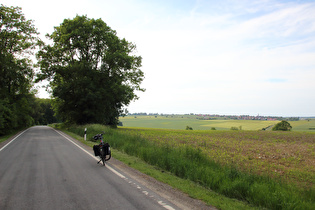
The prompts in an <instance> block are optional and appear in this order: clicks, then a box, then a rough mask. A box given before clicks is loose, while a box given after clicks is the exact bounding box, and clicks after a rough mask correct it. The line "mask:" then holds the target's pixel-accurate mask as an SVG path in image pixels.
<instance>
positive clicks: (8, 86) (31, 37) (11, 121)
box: [0, 5, 40, 135]
mask: <svg viewBox="0 0 315 210" xmlns="http://www.w3.org/2000/svg"><path fill="white" fill-rule="evenodd" d="M37 35H38V32H37V30H36V29H35V27H34V25H33V23H32V21H31V20H26V18H25V17H24V15H23V14H22V11H21V8H19V7H6V6H4V5H1V6H0V90H1V91H0V135H1V134H5V133H7V132H9V131H10V130H14V129H18V128H23V127H27V126H30V125H32V124H33V123H34V119H33V118H32V117H31V115H30V113H31V112H32V108H31V104H32V103H33V101H34V100H35V97H34V93H33V92H32V86H33V78H34V69H33V64H32V61H31V59H30V58H29V56H30V55H31V54H32V51H33V49H34V48H35V47H36V46H37V45H38V44H39V43H40V39H39V38H38V36H37Z"/></svg>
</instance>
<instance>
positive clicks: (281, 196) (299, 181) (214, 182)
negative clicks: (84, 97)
mask: <svg viewBox="0 0 315 210" xmlns="http://www.w3.org/2000/svg"><path fill="white" fill-rule="evenodd" d="M300 126H303V125H300ZM95 128H97V127H96V126H95V125H91V126H89V127H88V131H89V132H88V133H92V134H95V133H99V132H100V131H101V130H102V129H105V128H104V127H103V128H102V127H99V128H97V129H95ZM70 130H71V131H72V132H75V133H78V134H80V135H83V130H84V129H83V127H79V128H78V127H75V128H72V129H70ZM80 132H81V133H80ZM89 135H91V134H89ZM91 137H92V136H90V137H88V138H91ZM105 140H106V141H108V142H109V143H110V144H111V145H112V147H113V148H116V149H118V150H120V151H122V152H123V153H126V154H129V155H132V156H136V157H139V158H141V159H142V160H144V161H145V162H147V163H149V164H151V165H155V166H157V167H158V168H160V169H161V170H166V171H169V172H171V173H173V174H175V175H176V176H178V177H181V178H184V179H189V180H191V181H193V182H195V183H197V184H200V185H201V186H203V187H205V188H206V189H211V190H214V191H216V192H218V193H219V194H222V195H225V196H228V197H231V198H237V199H239V200H242V201H246V202H248V203H250V204H252V205H255V206H260V207H266V208H269V209H314V207H315V204H314V198H315V190H314V183H315V161H314V160H315V133H314V132H275V131H257V130H256V131H248V130H242V131H220V130H216V131H209V130H207V131H206V130H198V131H197V130H193V131H191V130H172V129H152V128H126V127H122V128H119V129H114V130H111V129H109V130H107V135H106V136H105Z"/></svg>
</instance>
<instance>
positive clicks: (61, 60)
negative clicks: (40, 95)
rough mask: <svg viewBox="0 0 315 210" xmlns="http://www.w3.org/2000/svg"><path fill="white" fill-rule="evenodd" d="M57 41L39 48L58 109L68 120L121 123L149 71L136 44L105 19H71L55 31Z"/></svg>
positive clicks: (40, 76) (41, 76)
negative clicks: (121, 35)
mask: <svg viewBox="0 0 315 210" xmlns="http://www.w3.org/2000/svg"><path fill="white" fill-rule="evenodd" d="M47 37H48V38H50V39H51V40H52V41H53V44H47V45H44V46H43V47H42V48H41V50H40V51H39V52H38V53H37V59H38V63H39V66H40V69H41V73H40V74H38V79H37V80H38V81H40V80H44V79H47V80H48V81H50V83H49V86H50V87H51V89H52V95H53V97H54V98H55V104H54V106H55V110H56V111H57V113H58V114H59V116H60V117H61V118H62V119H63V120H64V121H67V122H71V123H78V124H86V123H102V124H107V125H117V123H118V117H119V115H121V114H124V113H125V112H127V111H126V109H125V106H127V105H128V104H129V103H130V102H131V101H132V100H136V99H138V96H137V95H136V91H144V89H142V88H141V87H140V84H141V82H142V81H143V79H144V74H143V72H142V71H141V70H140V67H141V61H142V58H141V57H140V56H136V55H135V54H134V52H135V49H136V46H135V45H134V44H132V43H130V42H128V41H126V40H125V39H120V38H119V37H118V36H117V35H116V31H114V30H112V29H111V28H110V27H109V26H108V25H107V24H106V23H105V22H104V21H102V20H101V19H97V20H95V19H89V18H87V17H86V16H76V17H75V18H74V19H65V20H64V21H63V23H61V24H60V26H57V27H55V28H54V31H53V33H51V34H47Z"/></svg>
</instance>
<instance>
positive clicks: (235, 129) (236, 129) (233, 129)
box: [230, 126, 238, 131]
mask: <svg viewBox="0 0 315 210" xmlns="http://www.w3.org/2000/svg"><path fill="white" fill-rule="evenodd" d="M230 130H232V131H238V127H234V126H233V127H231V129H230Z"/></svg>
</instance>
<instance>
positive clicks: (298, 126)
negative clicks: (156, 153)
mask: <svg viewBox="0 0 315 210" xmlns="http://www.w3.org/2000/svg"><path fill="white" fill-rule="evenodd" d="M119 120H120V121H121V122H122V123H123V126H124V127H140V128H163V129H180V130H184V129H185V128H186V126H190V127H192V128H193V130H211V128H215V129H216V130H230V129H231V127H236V128H238V129H240V128H241V129H242V130H261V129H263V128H267V127H268V126H273V125H275V124H276V123H278V122H279V121H263V120H224V119H220V120H199V119H197V116H190V115H183V116H176V115H169V116H160V115H158V116H126V117H121V118H119ZM289 123H290V124H291V126H292V127H293V129H292V130H293V131H315V120H310V121H307V120H300V121H290V122H289ZM310 128H311V129H310ZM312 128H313V129H312Z"/></svg>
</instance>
